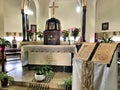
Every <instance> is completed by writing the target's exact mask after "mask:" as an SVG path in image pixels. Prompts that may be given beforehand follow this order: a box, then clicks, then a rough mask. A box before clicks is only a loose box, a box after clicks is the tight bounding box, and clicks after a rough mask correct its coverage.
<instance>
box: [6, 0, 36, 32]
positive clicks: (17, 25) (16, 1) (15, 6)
mask: <svg viewBox="0 0 120 90" xmlns="http://www.w3.org/2000/svg"><path fill="white" fill-rule="evenodd" d="M4 3H5V4H4V32H22V14H21V0H4ZM30 9H31V10H32V11H33V13H34V14H33V15H32V16H29V18H30V19H29V24H30V25H31V24H36V8H35V4H34V2H33V1H32V2H31V4H30Z"/></svg>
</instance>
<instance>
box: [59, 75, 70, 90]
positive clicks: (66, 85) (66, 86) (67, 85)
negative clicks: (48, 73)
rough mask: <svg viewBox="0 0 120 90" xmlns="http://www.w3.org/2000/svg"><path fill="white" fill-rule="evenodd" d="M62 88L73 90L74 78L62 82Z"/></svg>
mask: <svg viewBox="0 0 120 90" xmlns="http://www.w3.org/2000/svg"><path fill="white" fill-rule="evenodd" d="M61 86H62V88H63V89H64V90H72V78H71V77H70V78H66V79H64V80H63V81H62V83H61Z"/></svg>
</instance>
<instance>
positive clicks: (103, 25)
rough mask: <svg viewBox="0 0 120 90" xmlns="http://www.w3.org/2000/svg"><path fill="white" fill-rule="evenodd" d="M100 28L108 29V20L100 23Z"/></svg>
mask: <svg viewBox="0 0 120 90" xmlns="http://www.w3.org/2000/svg"><path fill="white" fill-rule="evenodd" d="M102 30H109V22H105V23H102Z"/></svg>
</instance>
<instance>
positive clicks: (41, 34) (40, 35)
mask: <svg viewBox="0 0 120 90" xmlns="http://www.w3.org/2000/svg"><path fill="white" fill-rule="evenodd" d="M36 35H38V37H39V38H40V39H42V38H43V32H42V31H38V32H36Z"/></svg>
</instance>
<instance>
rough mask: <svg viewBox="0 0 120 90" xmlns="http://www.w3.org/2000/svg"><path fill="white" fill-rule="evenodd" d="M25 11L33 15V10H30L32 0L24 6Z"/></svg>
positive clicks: (28, 0)
mask: <svg viewBox="0 0 120 90" xmlns="http://www.w3.org/2000/svg"><path fill="white" fill-rule="evenodd" d="M24 13H25V14H27V15H33V11H32V10H30V0H27V1H26V3H25V6H24Z"/></svg>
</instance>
